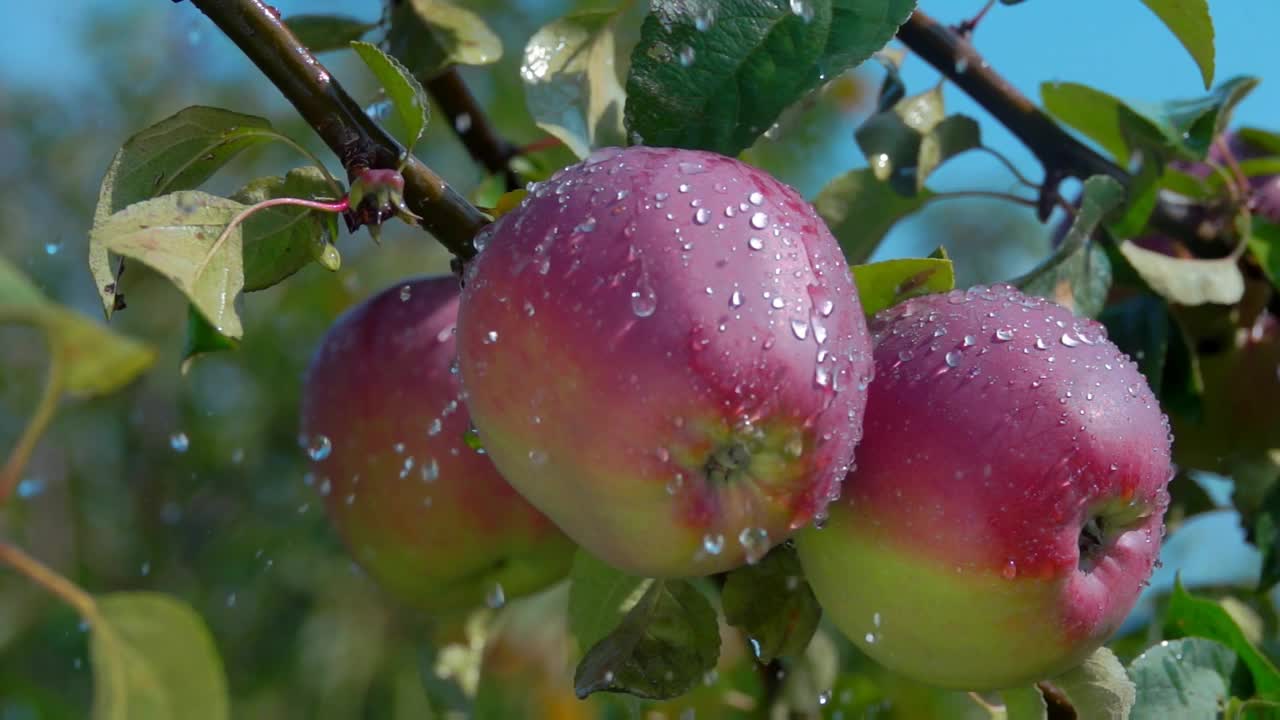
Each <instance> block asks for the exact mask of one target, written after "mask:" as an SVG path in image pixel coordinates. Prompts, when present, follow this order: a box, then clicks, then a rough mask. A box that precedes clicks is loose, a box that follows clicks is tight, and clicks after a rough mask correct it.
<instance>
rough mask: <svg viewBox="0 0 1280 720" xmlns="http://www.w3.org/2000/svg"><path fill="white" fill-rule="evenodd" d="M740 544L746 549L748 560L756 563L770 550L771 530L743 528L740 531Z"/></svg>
mask: <svg viewBox="0 0 1280 720" xmlns="http://www.w3.org/2000/svg"><path fill="white" fill-rule="evenodd" d="M738 544H739V545H741V546H742V549H743V550H744V551H746V557H747V562H748V563H750V564H752V565H754V564H755V563H756V562H758V561H759V560H760V558H762V557H764V556H765V553H767V552H769V531H768V530H765V529H764V528H743V530H742V532H740V533H738Z"/></svg>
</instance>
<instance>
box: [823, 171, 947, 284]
mask: <svg viewBox="0 0 1280 720" xmlns="http://www.w3.org/2000/svg"><path fill="white" fill-rule="evenodd" d="M932 197H933V193H931V192H929V191H928V190H927V189H926V190H924V191H922V192H920V193H917V194H916V195H914V196H912V197H905V196H903V195H900V194H898V193H896V192H894V191H893V189H892V188H890V187H889V184H888V183H884V182H881V181H879V180H877V179H876V177H875V175H874V174H873V173H872V171H871V170H868V169H861V170H854V171H852V172H849V173H846V174H845V175H842V176H840V177H838V178H836V179H834V180H832V181H831V182H830V183H828V184H827V186H826V187H825V188H823V189H822V192H820V193H818V197H816V198H815V199H814V201H813V204H814V207H815V208H816V209H817V211H818V214H819V215H821V216H822V219H823V220H825V221H826V223H827V226H828V227H829V228H831V233H832V234H833V235H835V236H836V239H837V240H839V241H840V248H841V249H842V250H844V256H845V259H846V260H848V262H849V264H850V265H858V264H861V263H864V262H866V261H867V258H869V257H871V255H872V253H874V252H875V250H876V248H877V247H879V245H880V241H881V240H883V239H884V236H885V235H886V234H887V233H888V232H889V230H890V228H892V227H893V226H894V224H895V223H897V222H898V221H899V220H901V219H902V218H904V217H906V216H908V215H910V214H912V213H914V212H916V211H917V210H919V209H920V208H922V207H924V206H925V204H926V203H928V202H929V200H930V199H932Z"/></svg>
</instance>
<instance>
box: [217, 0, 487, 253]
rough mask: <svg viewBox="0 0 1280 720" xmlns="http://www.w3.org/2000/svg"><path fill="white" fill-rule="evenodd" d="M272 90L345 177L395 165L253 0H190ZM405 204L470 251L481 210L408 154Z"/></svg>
mask: <svg viewBox="0 0 1280 720" xmlns="http://www.w3.org/2000/svg"><path fill="white" fill-rule="evenodd" d="M192 3H194V4H195V6H196V7H198V8H199V9H200V11H201V12H203V13H204V14H205V15H206V16H208V17H209V19H210V20H212V21H213V23H214V24H215V25H217V26H218V28H219V29H220V30H222V32H224V33H226V35H227V37H229V38H230V39H231V40H232V42H234V43H235V44H236V46H237V47H239V48H240V50H241V52H243V53H244V54H245V56H246V57H248V58H249V59H250V60H252V61H253V63H254V64H255V65H257V66H258V69H259V70H261V71H262V73H263V74H264V75H266V76H267V79H269V80H270V81H271V82H272V84H274V85H275V86H276V88H277V89H279V90H280V92H281V94H283V95H284V96H285V99H287V100H288V101H289V102H290V103H291V104H292V105H293V106H294V108H296V109H297V111H298V113H299V114H300V115H301V116H302V118H303V119H304V120H306V122H307V124H309V125H310V126H311V127H312V128H313V129H314V130H315V131H316V133H317V134H318V135H319V136H320V137H321V139H323V140H324V142H325V144H326V145H328V146H329V148H330V149H331V150H333V152H334V154H336V155H337V156H338V159H339V160H340V161H341V162H342V165H343V167H344V168H345V169H346V171H347V175H348V177H349V178H351V177H354V176H355V175H357V174H358V173H359V172H360V171H361V170H364V169H366V168H395V167H397V166H398V165H399V164H400V161H401V157H402V156H403V155H405V152H404V148H403V147H402V146H401V145H400V143H398V142H396V140H395V138H393V137H391V135H390V134H388V133H387V131H386V130H384V129H383V128H382V126H380V125H379V124H378V123H377V122H375V121H374V120H373V119H372V118H370V117H369V116H368V115H367V114H365V112H364V110H363V108H361V107H360V105H359V103H357V102H356V101H355V100H354V99H352V97H351V96H350V95H348V94H347V92H346V91H345V90H344V89H343V88H342V86H341V85H340V84H339V83H338V81H337V80H336V79H334V78H333V76H331V75H330V74H329V71H328V70H326V69H325V67H324V66H323V65H322V64H321V63H320V61H319V60H317V59H316V58H315V56H314V55H312V54H311V51H310V50H308V49H307V48H306V47H305V46H304V45H302V43H300V42H299V41H298V39H297V38H296V37H294V35H293V33H292V32H291V31H290V30H289V28H288V27H287V26H286V25H285V24H284V21H283V20H281V18H280V16H279V14H278V13H277V12H276V11H275V10H274V9H273V8H271V7H270V6H268V5H266V4H265V3H263V2H262V1H261V0H192ZM401 172H402V174H403V175H404V181H405V192H404V196H405V202H406V204H408V206H409V209H410V210H412V211H413V212H414V213H415V214H416V215H418V216H420V217H421V218H422V222H421V225H422V227H423V228H425V229H426V230H427V231H428V232H430V233H431V234H432V235H434V236H435V237H436V238H437V239H438V240H439V241H440V242H441V243H442V244H443V245H444V246H445V247H447V248H448V249H449V251H450V252H452V253H453V254H454V255H455V256H457V257H459V258H462V259H467V258H470V257H471V256H472V255H474V254H475V248H474V247H473V246H472V244H471V239H472V238H473V237H474V236H475V234H476V232H477V231H478V230H479V229H480V228H481V227H483V226H484V224H485V223H486V222H487V219H486V218H485V216H484V215H483V214H482V213H481V212H480V211H479V210H478V209H476V208H475V207H474V206H473V205H471V203H469V202H467V200H466V198H464V197H462V196H461V195H459V194H458V193H457V192H455V191H454V190H453V188H451V187H449V185H448V184H447V183H446V182H445V181H444V180H443V179H442V178H441V177H440V176H439V175H436V174H435V173H434V172H432V171H431V170H430V169H429V168H428V167H427V166H426V165H423V164H422V163H421V162H419V161H418V160H417V159H416V158H414V157H412V156H409V157H408V158H407V162H406V163H405V166H404V168H403V169H402V170H401Z"/></svg>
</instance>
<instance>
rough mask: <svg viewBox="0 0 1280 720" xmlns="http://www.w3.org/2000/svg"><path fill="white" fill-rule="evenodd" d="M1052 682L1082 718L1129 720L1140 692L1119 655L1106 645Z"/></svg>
mask: <svg viewBox="0 0 1280 720" xmlns="http://www.w3.org/2000/svg"><path fill="white" fill-rule="evenodd" d="M1052 682H1053V684H1054V686H1056V687H1057V688H1058V689H1060V690H1062V692H1063V693H1065V694H1066V696H1067V698H1068V699H1070V700H1071V707H1073V708H1075V710H1076V715H1077V716H1078V717H1086V718H1096V719H1097V720H1126V719H1127V718H1128V717H1129V712H1130V710H1132V709H1133V703H1134V698H1135V695H1136V692H1137V691H1136V689H1135V687H1134V685H1133V681H1132V680H1130V679H1129V676H1128V675H1126V674H1125V671H1124V666H1123V665H1121V664H1120V660H1119V659H1117V658H1116V654H1115V653H1113V652H1111V651H1110V650H1109V649H1107V648H1105V647H1102V648H1098V649H1097V650H1095V651H1094V652H1093V654H1092V655H1090V656H1089V657H1087V658H1085V661H1084V662H1083V663H1081V664H1080V665H1079V666H1078V667H1076V668H1073V669H1071V670H1068V671H1067V672H1065V673H1063V674H1062V675H1059V676H1058V677H1055V678H1053V680H1052Z"/></svg>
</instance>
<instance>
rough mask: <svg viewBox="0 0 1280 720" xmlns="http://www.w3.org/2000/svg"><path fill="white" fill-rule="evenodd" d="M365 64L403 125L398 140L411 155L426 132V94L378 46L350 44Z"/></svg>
mask: <svg viewBox="0 0 1280 720" xmlns="http://www.w3.org/2000/svg"><path fill="white" fill-rule="evenodd" d="M351 48H352V49H353V50H355V51H356V54H357V55H359V56H360V59H361V60H364V64H365V65H367V66H368V67H369V70H371V71H372V72H373V76H374V77H376V78H377V79H378V84H379V85H381V86H382V89H383V90H385V91H386V93H387V97H388V98H389V99H390V100H391V106H392V107H393V108H395V111H396V116H397V117H399V118H400V124H401V125H403V126H404V131H405V137H403V138H401V141H402V142H403V143H404V146H405V149H406V152H410V153H411V152H413V146H414V145H417V144H418V140H419V139H421V138H422V133H423V132H425V131H426V129H427V119H428V116H429V115H430V113H431V104H430V102H429V101H428V100H427V91H426V90H423V89H422V83H419V82H418V79H417V78H415V77H414V76H413V73H411V72H409V69H408V68H406V67H405V66H404V65H402V64H401V63H400V61H399V60H397V59H395V58H394V57H392V56H390V55H388V54H386V53H384V52H382V50H381V49H379V48H378V46H377V45H374V44H373V43H367V42H363V41H355V42H353V43H351Z"/></svg>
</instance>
